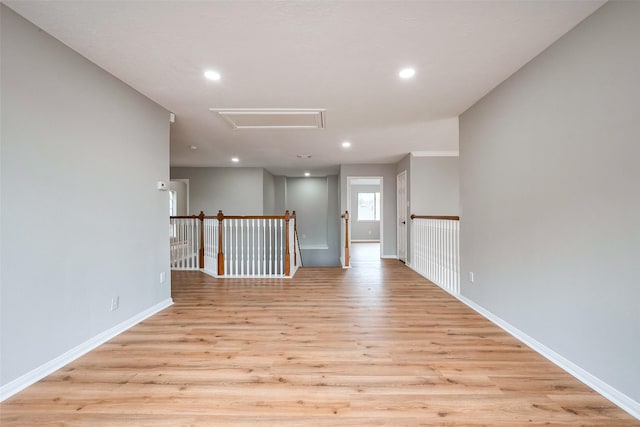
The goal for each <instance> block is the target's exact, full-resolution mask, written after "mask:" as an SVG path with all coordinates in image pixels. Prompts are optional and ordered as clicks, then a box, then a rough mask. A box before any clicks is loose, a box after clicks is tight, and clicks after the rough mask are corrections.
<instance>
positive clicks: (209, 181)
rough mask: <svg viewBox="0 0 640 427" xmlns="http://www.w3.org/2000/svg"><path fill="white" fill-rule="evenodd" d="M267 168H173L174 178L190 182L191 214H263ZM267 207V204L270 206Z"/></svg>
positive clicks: (172, 174) (172, 176)
mask: <svg viewBox="0 0 640 427" xmlns="http://www.w3.org/2000/svg"><path fill="white" fill-rule="evenodd" d="M263 171H264V169H262V168H243V167H227V168H225V167H193V168H192V167H172V168H171V179H188V180H189V192H190V195H189V204H190V208H191V211H192V212H196V213H198V212H200V211H203V212H204V213H205V214H207V215H216V214H217V213H218V210H222V212H224V213H225V214H226V215H262V214H263V209H264V207H265V205H264V202H263V195H264V185H263V179H264V173H263ZM267 205H268V204H267Z"/></svg>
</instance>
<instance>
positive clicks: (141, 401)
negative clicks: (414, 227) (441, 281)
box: [0, 260, 640, 427]
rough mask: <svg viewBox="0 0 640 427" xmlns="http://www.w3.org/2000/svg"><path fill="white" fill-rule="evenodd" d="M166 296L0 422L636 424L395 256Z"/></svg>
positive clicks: (192, 283) (186, 285)
mask: <svg viewBox="0 0 640 427" xmlns="http://www.w3.org/2000/svg"><path fill="white" fill-rule="evenodd" d="M172 287H173V298H174V301H175V304H174V305H173V306H172V307H169V308H167V309H166V310H164V311H162V312H161V313H158V314H157V315H155V316H153V317H152V318H150V319H147V320H145V321H144V322H142V323H140V324H138V325H136V326H135V327H133V328H131V329H130V330H129V331H127V332H125V333H123V334H121V335H119V336H118V337H116V338H114V339H112V340H111V341H109V342H108V343H105V344H104V345H102V346H100V347H99V348H97V349H96V350H94V351H92V352H90V353H88V354H86V355H84V356H83V357H81V358H79V359H78V360H76V361H74V362H73V363H71V364H69V365H68V366H66V367H64V368H62V369H60V370H59V371H57V372H55V373H53V374H52V375H50V376H48V377H47V378H45V379H43V380H42V381H40V382H38V383H37V384H34V385H33V386H31V387H29V388H27V389H26V390H24V391H22V392H20V393H18V394H17V395H16V396H13V397H12V398H10V399H8V400H7V401H5V402H3V403H2V404H0V425H2V426H3V427H4V426H36V425H37V426H40V425H43V426H48V425H51V426H53V425H65V426H95V425H97V426H123V425H126V426H137V425H141V426H142V425H144V426H149V425H153V426H231V425H233V426H252V427H255V425H256V424H259V425H265V426H301V425H308V426H378V425H389V426H420V425H460V426H480V425H487V426H514V425H525V424H526V425H558V426H578V425H593V426H640V422H639V421H638V420H635V419H634V418H632V417H630V416H629V415H628V414H626V413H625V412H623V411H622V410H621V409H619V408H617V407H616V406H615V405H612V404H611V403H610V402H608V401H607V400H606V399H604V398H603V397H602V396H600V395H598V394H597V393H595V392H594V391H592V390H591V389H589V388H588V387H586V386H585V385H583V384H582V383H580V382H579V381H577V380H576V379H574V378H573V377H571V376H570V375H568V374H567V373H566V372H564V371H562V370H561V369H559V368H558V367H556V366H555V365H553V364H551V363H550V362H549V361H547V360H546V359H544V358H543V357H542V356H540V355H538V354H537V353H535V352H533V351H532V350H531V349H529V348H528V347H527V346H525V345H523V344H522V343H520V342H519V341H517V340H516V339H514V338H513V337H511V336H510V335H508V334H506V333H505V332H503V331H502V330H500V329H499V328H497V327H496V326H495V325H493V324H492V323H490V322H488V321H487V320H485V319H484V318H482V317H481V316H479V315H478V314H476V313H474V312H473V311H472V310H471V309H469V308H468V307H466V306H465V305H463V304H461V303H460V302H458V301H457V300H455V299H454V298H453V297H451V296H450V295H448V294H447V293H446V292H444V291H442V290H441V289H439V288H438V287H436V286H434V285H433V284H431V283H430V282H428V281H426V280H425V279H423V278H422V277H420V276H419V275H417V274H416V273H415V272H413V271H412V270H410V269H409V268H407V267H406V266H404V265H403V264H401V263H399V262H397V261H393V260H382V261H380V262H376V263H367V262H363V263H362V265H361V266H355V267H354V268H352V269H351V270H343V269H332V268H302V269H300V270H299V271H298V273H297V274H296V277H295V278H294V279H291V280H265V279H255V280H249V279H225V280H217V279H214V278H211V277H209V276H207V275H205V274H202V273H199V272H174V273H173V274H172Z"/></svg>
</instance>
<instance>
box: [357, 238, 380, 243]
mask: <svg viewBox="0 0 640 427" xmlns="http://www.w3.org/2000/svg"><path fill="white" fill-rule="evenodd" d="M351 243H380V240H379V239H373V240H362V239H359V240H353V239H351Z"/></svg>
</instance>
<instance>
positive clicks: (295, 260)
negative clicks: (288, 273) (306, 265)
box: [291, 211, 298, 267]
mask: <svg viewBox="0 0 640 427" xmlns="http://www.w3.org/2000/svg"><path fill="white" fill-rule="evenodd" d="M291 218H293V265H295V266H296V267H297V266H298V250H297V249H296V244H297V241H298V224H297V223H296V211H293V213H292V214H291Z"/></svg>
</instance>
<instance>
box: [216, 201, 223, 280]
mask: <svg viewBox="0 0 640 427" xmlns="http://www.w3.org/2000/svg"><path fill="white" fill-rule="evenodd" d="M217 218H218V276H224V252H223V251H222V221H223V220H224V214H223V213H222V211H218V215H217Z"/></svg>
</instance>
